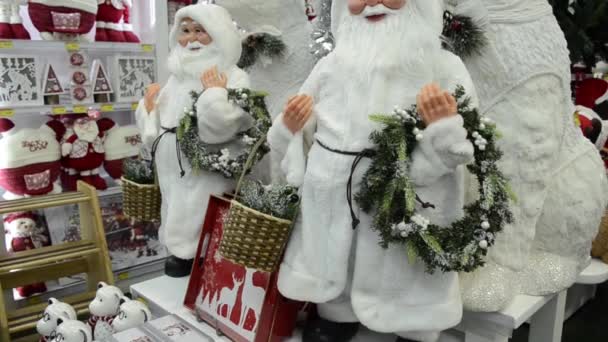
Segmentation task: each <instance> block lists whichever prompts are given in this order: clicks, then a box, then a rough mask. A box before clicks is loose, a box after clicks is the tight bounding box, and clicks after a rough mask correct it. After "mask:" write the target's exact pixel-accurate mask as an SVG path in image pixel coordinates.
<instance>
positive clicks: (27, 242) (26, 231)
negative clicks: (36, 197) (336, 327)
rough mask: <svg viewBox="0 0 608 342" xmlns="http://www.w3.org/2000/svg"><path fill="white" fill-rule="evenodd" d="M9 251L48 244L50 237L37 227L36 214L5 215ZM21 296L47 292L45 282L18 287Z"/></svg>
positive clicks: (25, 249)
mask: <svg viewBox="0 0 608 342" xmlns="http://www.w3.org/2000/svg"><path fill="white" fill-rule="evenodd" d="M4 228H5V230H6V231H7V233H8V234H7V242H8V245H9V246H10V247H9V248H8V249H9V252H23V251H27V250H30V249H36V248H41V247H44V246H48V242H49V241H48V238H47V237H46V236H44V235H43V234H40V233H39V232H38V230H37V229H36V215H35V214H34V213H32V212H21V213H12V214H9V215H6V216H4ZM17 292H18V293H19V295H20V296H21V297H29V296H31V295H33V294H36V293H42V292H46V285H44V283H36V284H31V285H26V286H23V287H19V288H17Z"/></svg>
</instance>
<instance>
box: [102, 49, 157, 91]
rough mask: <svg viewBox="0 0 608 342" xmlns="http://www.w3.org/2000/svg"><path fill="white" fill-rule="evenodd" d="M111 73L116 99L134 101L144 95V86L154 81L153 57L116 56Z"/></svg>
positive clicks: (154, 62) (154, 64)
mask: <svg viewBox="0 0 608 342" xmlns="http://www.w3.org/2000/svg"><path fill="white" fill-rule="evenodd" d="M113 75H114V80H115V82H116V83H115V87H114V89H115V90H116V93H115V95H116V101H118V102H136V101H139V100H140V99H141V98H142V97H143V96H144V93H145V90H146V87H147V86H148V85H150V84H153V83H154V82H155V81H156V61H155V59H154V58H153V57H145V56H138V57H133V56H117V57H115V58H114V69H113Z"/></svg>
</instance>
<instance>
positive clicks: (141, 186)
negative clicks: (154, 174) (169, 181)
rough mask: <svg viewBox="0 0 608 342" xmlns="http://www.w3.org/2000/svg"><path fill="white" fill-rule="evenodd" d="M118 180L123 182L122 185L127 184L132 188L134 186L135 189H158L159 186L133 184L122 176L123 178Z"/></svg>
mask: <svg viewBox="0 0 608 342" xmlns="http://www.w3.org/2000/svg"><path fill="white" fill-rule="evenodd" d="M120 180H121V181H122V182H124V183H128V184H130V185H133V186H136V187H138V188H149V189H151V188H158V187H159V186H158V185H156V184H140V183H135V182H134V181H132V180H129V179H126V178H125V177H124V176H123V177H120Z"/></svg>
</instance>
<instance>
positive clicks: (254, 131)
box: [177, 88, 272, 179]
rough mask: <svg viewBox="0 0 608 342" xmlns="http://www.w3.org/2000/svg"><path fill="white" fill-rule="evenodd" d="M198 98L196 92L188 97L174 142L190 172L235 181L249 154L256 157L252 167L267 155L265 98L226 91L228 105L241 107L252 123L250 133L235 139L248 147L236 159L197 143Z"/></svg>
mask: <svg viewBox="0 0 608 342" xmlns="http://www.w3.org/2000/svg"><path fill="white" fill-rule="evenodd" d="M200 95H201V93H199V92H192V93H191V96H192V106H191V107H187V108H185V109H184V111H185V115H184V117H183V118H182V119H181V120H180V122H179V126H178V128H177V139H178V141H179V145H180V150H181V152H182V153H183V154H184V156H185V157H186V158H187V159H188V161H189V162H190V165H191V167H192V170H193V171H195V172H196V171H200V170H204V171H211V172H216V173H219V174H221V175H223V176H224V177H226V178H231V179H236V178H238V177H239V176H240V175H241V174H242V173H243V171H244V168H245V163H246V162H247V159H248V157H249V155H250V154H251V153H254V154H255V156H254V158H253V163H252V165H255V164H256V163H257V162H258V161H260V160H261V159H262V158H264V156H265V155H266V154H267V153H268V152H269V151H270V147H269V146H268V144H267V143H266V140H265V138H266V134H267V133H268V130H269V129H270V126H271V125H272V119H271V118H270V114H269V113H268V109H267V107H266V101H265V98H266V96H267V95H268V94H266V93H264V92H258V91H253V90H250V89H244V88H239V89H228V101H229V102H231V103H235V104H236V105H238V106H239V107H241V108H242V109H243V110H244V111H245V112H246V113H248V114H249V115H251V117H252V118H253V119H254V120H255V122H254V124H253V126H252V127H251V128H250V129H248V130H247V131H244V132H240V133H239V134H238V135H237V137H236V139H238V140H240V141H241V142H243V143H244V144H245V145H246V146H248V147H249V148H246V149H243V152H241V153H240V154H238V155H231V154H230V151H229V150H228V149H221V150H219V151H217V150H216V149H213V145H209V144H206V143H205V142H203V141H202V140H201V139H200V136H199V134H198V119H197V109H196V102H197V100H198V98H199V97H200ZM247 171H249V170H247Z"/></svg>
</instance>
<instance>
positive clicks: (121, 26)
mask: <svg viewBox="0 0 608 342" xmlns="http://www.w3.org/2000/svg"><path fill="white" fill-rule="evenodd" d="M97 3H98V6H99V7H98V9H97V29H96V32H95V40H96V41H98V42H129V43H139V38H138V37H137V36H136V35H135V33H133V26H132V25H131V23H130V8H131V7H132V6H133V3H132V0H97Z"/></svg>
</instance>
